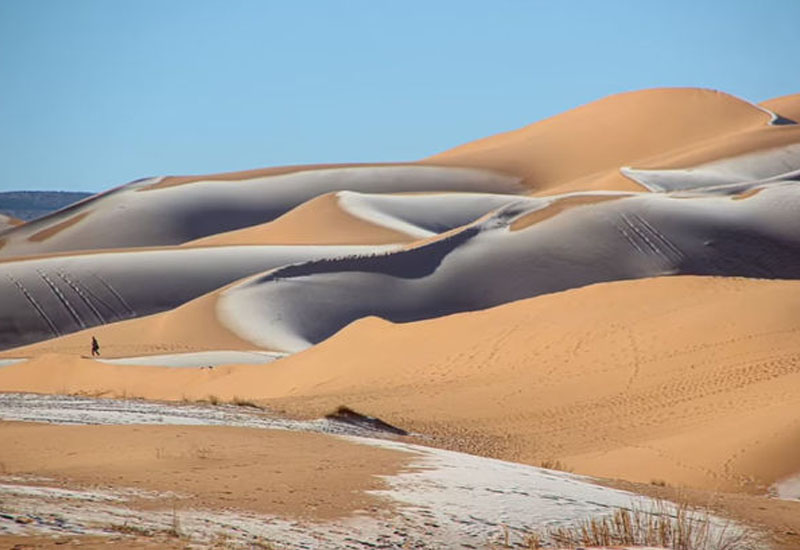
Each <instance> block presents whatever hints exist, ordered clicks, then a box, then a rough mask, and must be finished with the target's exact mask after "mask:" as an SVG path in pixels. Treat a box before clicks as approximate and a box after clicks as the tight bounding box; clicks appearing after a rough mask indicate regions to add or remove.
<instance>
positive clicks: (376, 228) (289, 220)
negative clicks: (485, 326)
mask: <svg viewBox="0 0 800 550" xmlns="http://www.w3.org/2000/svg"><path fill="white" fill-rule="evenodd" d="M517 200H520V197H519V196H517V195H498V194H491V193H456V192H451V193H417V194H404V195H396V194H382V195H380V194H368V193H355V192H352V191H340V192H338V193H333V194H327V195H322V196H320V197H316V198H314V199H312V200H310V201H308V202H306V203H303V204H302V205H300V206H298V207H297V208H294V209H292V210H290V211H289V212H287V213H286V214H284V215H283V216H281V217H280V218H278V219H276V220H274V221H272V222H269V223H266V224H262V225H256V226H252V227H247V228H244V229H239V230H236V231H230V232H226V233H219V234H216V235H212V236H209V237H205V238H202V239H197V240H194V241H190V242H188V243H186V244H185V245H184V246H215V245H233V244H390V243H406V242H412V241H414V240H415V239H419V238H425V237H430V236H432V235H435V234H438V233H443V232H445V231H449V230H451V229H454V228H456V227H458V226H461V225H465V224H468V223H470V222H472V221H474V220H476V219H477V218H479V217H481V216H483V215H484V214H486V213H487V212H489V211H491V210H493V209H495V208H499V207H501V206H504V205H506V204H510V203H512V202H515V201H517Z"/></svg>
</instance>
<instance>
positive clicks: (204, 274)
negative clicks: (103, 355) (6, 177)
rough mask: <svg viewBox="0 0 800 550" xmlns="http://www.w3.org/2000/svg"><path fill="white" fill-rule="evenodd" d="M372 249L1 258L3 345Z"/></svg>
mask: <svg viewBox="0 0 800 550" xmlns="http://www.w3.org/2000/svg"><path fill="white" fill-rule="evenodd" d="M376 250H385V249H381V248H376V247H352V246H350V247H348V246H338V247H337V246H332V247H325V246H300V247H288V246H261V247H258V246H256V247H247V246H245V247H212V248H197V249H189V248H187V249H169V248H164V249H159V250H146V251H129V252H125V251H117V252H106V253H95V254H83V255H74V256H57V257H50V258H40V259H30V260H20V261H13V262H7V263H4V264H2V267H3V277H2V278H0V303H2V304H3V307H2V308H0V349H4V348H9V347H14V346H19V345H22V344H26V343H30V342H36V341H39V340H43V339H47V338H53V337H57V336H61V335H63V334H68V333H70V332H75V331H78V330H81V329H85V328H89V327H93V326H96V325H100V324H107V323H113V322H115V321H119V320H122V319H130V318H134V317H139V316H142V315H149V314H151V313H155V312H158V311H164V310H166V309H170V308H174V307H176V306H178V305H180V304H182V303H184V302H187V301H189V300H191V299H193V298H196V297H199V296H201V295H203V294H205V293H207V292H210V291H212V290H216V289H218V288H220V287H222V286H224V285H226V284H228V283H230V282H232V281H235V280H237V279H240V278H242V277H244V276H246V275H251V274H254V273H259V272H261V271H264V270H268V269H272V268H275V267H279V266H283V265H287V264H292V263H294V262H303V261H308V260H311V259H316V258H320V257H335V256H346V255H349V254H354V253H364V252H365V251H376Z"/></svg>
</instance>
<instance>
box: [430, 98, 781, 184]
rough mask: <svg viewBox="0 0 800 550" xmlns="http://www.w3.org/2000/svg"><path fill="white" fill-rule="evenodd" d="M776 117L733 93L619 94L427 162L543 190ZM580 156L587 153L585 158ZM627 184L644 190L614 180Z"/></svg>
mask: <svg viewBox="0 0 800 550" xmlns="http://www.w3.org/2000/svg"><path fill="white" fill-rule="evenodd" d="M771 119H772V116H771V115H770V113H767V112H765V111H764V110H762V109H760V108H758V107H756V106H754V105H752V104H750V103H747V102H746V101H742V100H740V99H737V98H735V97H733V96H730V95H728V94H725V93H722V92H717V91H713V90H703V89H696V88H659V89H653V90H643V91H636V92H629V93H623V94H617V95H612V96H609V97H607V98H604V99H601V100H599V101H595V102H592V103H589V104H587V105H584V106H582V107H578V108H577V109H572V110H570V111H567V112H565V113H562V114H559V115H556V116H554V117H552V118H549V119H547V120H543V121H541V122H536V123H534V124H531V125H530V126H526V127H524V128H521V129H519V130H513V131H511V132H506V133H504V134H498V135H496V136H491V137H487V138H484V139H479V140H476V141H473V142H471V143H468V144H466V145H462V146H460V147H456V148H455V149H451V150H449V151H445V152H443V153H440V154H438V155H435V156H433V157H430V158H428V159H426V160H425V161H423V162H430V163H432V164H437V165H453V166H474V167H480V168H485V169H491V170H497V171H501V172H505V173H510V174H514V175H518V176H521V177H523V178H525V182H526V184H527V185H528V186H529V187H530V188H531V189H533V190H537V191H541V190H543V189H549V188H552V187H556V186H559V185H561V184H565V183H567V182H569V181H571V180H576V179H578V178H581V177H583V176H587V175H590V174H594V173H602V172H604V171H607V170H614V169H617V168H618V167H620V166H626V165H634V166H635V165H636V164H637V161H638V160H640V159H645V158H647V157H651V156H653V155H657V154H662V153H664V152H665V151H670V150H672V149H676V148H682V147H687V146H689V145H690V144H694V143H698V142H702V141H704V140H708V139H711V138H715V137H719V136H723V135H726V134H731V133H734V132H740V131H743V130H745V129H748V128H754V127H758V126H766V125H767V124H769V123H770V121H771ZM577 159H580V160H577ZM614 183H615V184H616V185H617V186H618V187H615V188H619V189H623V190H635V189H637V187H636V185H635V184H631V182H630V181H628V182H627V184H626V183H625V180H624V179H622V180H619V179H617V180H614Z"/></svg>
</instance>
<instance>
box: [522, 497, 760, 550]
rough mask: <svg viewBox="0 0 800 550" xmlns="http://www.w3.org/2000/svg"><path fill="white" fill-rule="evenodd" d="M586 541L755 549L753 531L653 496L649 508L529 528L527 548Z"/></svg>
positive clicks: (690, 549) (679, 549)
mask: <svg viewBox="0 0 800 550" xmlns="http://www.w3.org/2000/svg"><path fill="white" fill-rule="evenodd" d="M545 545H549V546H554V547H557V548H578V547H584V546H600V547H603V546H612V547H613V546H653V547H659V548H667V549H670V550H758V549H760V548H763V545H762V543H761V542H760V541H759V540H758V538H757V537H756V536H755V535H754V533H753V532H752V531H749V530H746V529H744V528H740V527H733V526H732V525H730V524H720V523H716V522H714V521H712V519H711V517H710V516H709V514H708V512H706V511H704V510H698V509H694V508H691V507H689V506H688V505H687V504H679V505H672V504H669V503H666V502H662V501H657V502H656V503H655V504H653V505H652V507H651V508H649V509H644V508H638V507H634V508H633V509H630V510H629V509H625V508H620V509H618V510H616V511H615V512H614V513H613V514H611V515H607V516H601V517H592V518H588V519H585V520H583V521H581V522H579V523H577V524H575V525H573V526H570V527H557V528H553V529H548V530H546V531H544V532H541V533H533V534H531V535H529V536H528V538H527V539H526V540H525V546H527V547H528V548H531V549H538V548H543V547H545Z"/></svg>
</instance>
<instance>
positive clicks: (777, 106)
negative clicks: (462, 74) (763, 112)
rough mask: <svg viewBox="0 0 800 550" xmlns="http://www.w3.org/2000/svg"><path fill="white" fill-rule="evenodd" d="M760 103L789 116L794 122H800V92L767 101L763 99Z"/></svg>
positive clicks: (784, 115)
mask: <svg viewBox="0 0 800 550" xmlns="http://www.w3.org/2000/svg"><path fill="white" fill-rule="evenodd" d="M760 105H761V106H762V107H764V108H765V109H769V110H770V111H773V112H775V113H777V114H779V115H781V116H782V117H784V118H788V119H789V120H792V121H794V122H800V94H790V95H785V96H782V97H776V98H773V99H769V100H767V101H762V102H761V103H760Z"/></svg>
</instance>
